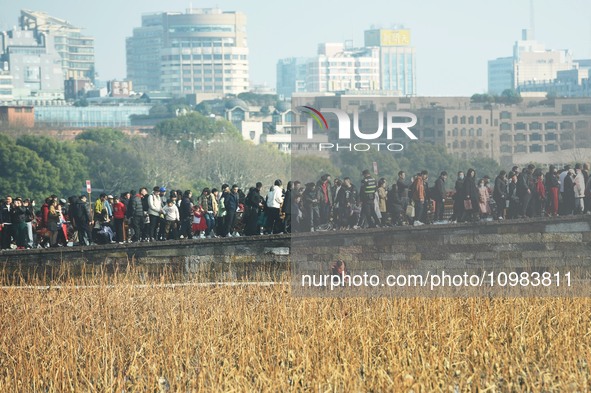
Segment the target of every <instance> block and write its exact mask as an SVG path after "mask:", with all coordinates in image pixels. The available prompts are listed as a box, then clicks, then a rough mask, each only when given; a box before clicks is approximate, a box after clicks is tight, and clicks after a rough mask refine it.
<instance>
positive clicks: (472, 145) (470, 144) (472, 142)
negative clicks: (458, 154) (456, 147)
mask: <svg viewBox="0 0 591 393" xmlns="http://www.w3.org/2000/svg"><path fill="white" fill-rule="evenodd" d="M468 145H469V146H470V149H474V145H475V143H474V141H473V140H472V141H470V143H469V144H468Z"/></svg>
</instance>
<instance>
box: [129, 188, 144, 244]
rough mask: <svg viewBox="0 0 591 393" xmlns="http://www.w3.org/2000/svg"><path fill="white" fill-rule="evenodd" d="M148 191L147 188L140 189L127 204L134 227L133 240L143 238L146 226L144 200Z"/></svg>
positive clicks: (131, 223)
mask: <svg viewBox="0 0 591 393" xmlns="http://www.w3.org/2000/svg"><path fill="white" fill-rule="evenodd" d="M147 193H148V190H147V189H146V188H142V189H140V192H139V193H138V194H135V195H134V196H133V198H131V200H130V201H129V205H128V206H127V212H126V214H127V217H128V218H129V219H130V226H131V229H133V236H132V238H131V241H132V242H138V241H140V240H142V236H143V235H142V234H143V232H144V227H145V218H144V206H143V200H144V195H146V194H147Z"/></svg>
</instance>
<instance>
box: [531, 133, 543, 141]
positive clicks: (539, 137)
mask: <svg viewBox="0 0 591 393" xmlns="http://www.w3.org/2000/svg"><path fill="white" fill-rule="evenodd" d="M529 140H530V141H541V140H542V135H540V134H538V133H534V134H531V135H530V136H529Z"/></svg>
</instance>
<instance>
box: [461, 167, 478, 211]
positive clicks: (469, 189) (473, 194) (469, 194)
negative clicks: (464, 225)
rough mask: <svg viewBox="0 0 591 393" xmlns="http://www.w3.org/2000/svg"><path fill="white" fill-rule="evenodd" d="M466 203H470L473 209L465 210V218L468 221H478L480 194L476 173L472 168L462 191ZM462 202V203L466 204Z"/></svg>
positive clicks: (467, 174) (467, 173)
mask: <svg viewBox="0 0 591 393" xmlns="http://www.w3.org/2000/svg"><path fill="white" fill-rule="evenodd" d="M462 191H463V192H462V194H463V198H464V201H468V200H469V201H470V202H471V205H472V207H471V208H470V209H466V208H465V209H464V211H465V217H466V219H467V220H468V221H478V219H479V212H480V210H479V208H478V207H479V193H478V188H477V187H476V171H475V170H474V169H472V168H470V169H468V172H466V178H465V179H464V184H463V190H462ZM464 201H462V203H465V202H464Z"/></svg>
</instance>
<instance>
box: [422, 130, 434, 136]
mask: <svg viewBox="0 0 591 393" xmlns="http://www.w3.org/2000/svg"><path fill="white" fill-rule="evenodd" d="M423 137H425V138H434V137H435V131H434V130H432V129H430V128H427V129H426V130H424V131H423Z"/></svg>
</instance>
